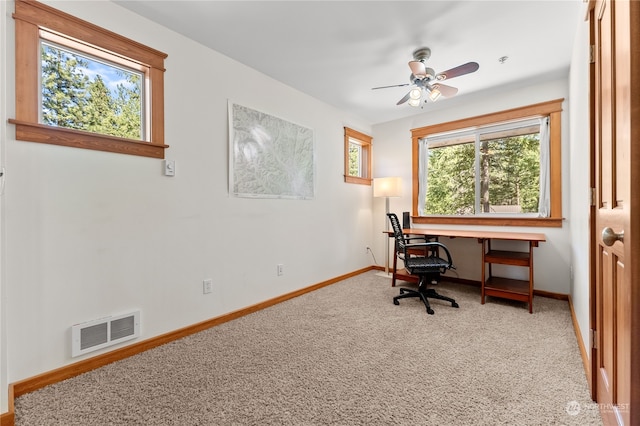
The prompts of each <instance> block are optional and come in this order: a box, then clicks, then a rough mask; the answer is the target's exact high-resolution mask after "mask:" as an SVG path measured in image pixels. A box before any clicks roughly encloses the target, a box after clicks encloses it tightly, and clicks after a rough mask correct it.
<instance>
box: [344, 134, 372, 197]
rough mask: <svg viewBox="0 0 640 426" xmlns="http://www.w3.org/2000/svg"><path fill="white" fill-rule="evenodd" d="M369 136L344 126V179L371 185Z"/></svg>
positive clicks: (370, 139)
mask: <svg viewBox="0 0 640 426" xmlns="http://www.w3.org/2000/svg"><path fill="white" fill-rule="evenodd" d="M371 141H372V138H371V136H367V135H365V134H364V133H360V132H358V131H356V130H353V129H350V128H348V127H345V128H344V181H345V182H349V183H359V184H363V185H371Z"/></svg>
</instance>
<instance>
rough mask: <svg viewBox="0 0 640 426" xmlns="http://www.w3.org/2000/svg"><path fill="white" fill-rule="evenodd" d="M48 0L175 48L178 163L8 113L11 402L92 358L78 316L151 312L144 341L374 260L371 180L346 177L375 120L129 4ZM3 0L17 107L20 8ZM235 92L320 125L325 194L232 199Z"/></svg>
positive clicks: (2, 350) (171, 119) (5, 332)
mask: <svg viewBox="0 0 640 426" xmlns="http://www.w3.org/2000/svg"><path fill="white" fill-rule="evenodd" d="M47 3H50V4H51V5H52V6H54V7H57V8H59V9H61V10H64V11H66V12H68V13H71V14H73V15H76V16H78V17H80V18H82V19H85V20H88V21H90V22H92V23H94V24H97V25H100V26H103V27H105V28H107V29H109V30H111V31H115V32H117V33H119V34H122V35H125V36H127V37H130V38H132V39H134V40H137V41H139V42H141V43H144V44H147V45H149V46H150V47H153V48H155V49H158V50H161V51H164V52H165V53H167V54H168V55H169V56H168V58H167V60H166V63H165V65H166V69H167V71H166V74H165V118H166V125H165V132H166V143H167V144H169V145H170V146H171V147H170V148H169V149H168V150H167V151H166V157H167V158H168V159H172V160H175V161H176V169H177V174H176V176H175V177H173V178H170V177H165V176H163V175H162V174H161V161H160V160H156V159H149V158H142V157H135V156H127V155H122V154H112V153H105V152H97V151H90V150H82V149H75V148H69V147H59V146H54V145H46V144H39V143H31V142H23V141H16V140H15V139H14V138H15V132H14V129H13V127H12V126H11V125H8V124H7V123H6V120H5V119H3V120H2V123H1V124H0V126H1V130H2V132H1V133H0V134H3V135H7V137H6V138H3V140H2V149H3V150H4V152H5V153H6V155H5V156H4V158H3V161H4V165H5V166H6V169H7V181H6V188H5V194H4V197H3V200H2V207H3V208H4V214H3V222H2V242H3V244H2V253H3V264H2V281H0V283H1V285H2V287H1V289H0V290H1V292H0V295H1V300H0V314H1V317H0V318H2V328H1V330H2V334H1V340H0V360H1V363H0V371H1V372H2V381H1V383H0V403H1V404H2V406H1V408H2V411H6V409H7V405H6V402H7V394H6V391H7V385H6V384H7V383H11V382H14V381H17V380H20V379H24V378H26V377H31V376H33V375H35V374H38V373H41V372H45V371H49V370H52V369H54V368H57V367H60V366H63V365H66V364H69V363H71V362H75V361H77V360H80V359H82V357H80V358H74V359H72V358H71V356H70V327H71V326H72V325H73V324H76V323H80V322H84V321H88V320H92V319H96V318H100V317H103V316H107V315H112V314H118V313H123V312H128V311H130V310H132V309H140V310H141V312H142V336H141V338H140V340H142V339H146V338H150V337H152V336H156V335H159V334H162V333H165V332H168V331H172V330H175V329H178V328H180V327H184V326H188V325H191V324H194V323H197V322H199V321H203V320H206V319H209V318H212V317H216V316H219V315H221V314H224V313H227V312H230V311H233V310H236V309H238V308H241V307H245V306H249V305H251V304H254V303H257V302H261V301H264V300H266V299H269V298H272V297H276V296H279V295H282V294H285V293H288V292H291V291H294V290H297V289H300V288H303V287H307V286H309V285H313V284H316V283H318V282H321V281H323V280H326V279H330V278H334V277H336V276H339V275H341V274H345V273H349V272H352V271H354V270H357V269H360V268H363V267H366V266H369V265H370V264H371V258H370V256H369V255H367V254H366V252H365V247H366V246H369V245H371V241H370V238H371V229H372V223H371V187H370V186H364V185H353V184H345V183H344V181H343V170H344V165H343V161H344V160H343V158H344V156H343V149H344V148H343V146H344V145H343V126H345V125H346V126H349V127H352V128H354V129H356V130H359V131H362V132H364V133H369V134H370V133H371V128H370V126H368V125H367V124H366V123H364V122H363V121H361V120H358V119H357V118H355V117H350V116H349V115H348V114H346V113H344V112H341V111H337V110H335V109H334V108H332V107H329V106H327V105H326V104H323V103H320V102H319V101H316V100H314V99H312V98H310V97H308V96H306V95H304V94H302V93H300V92H298V91H296V90H293V89H291V88H289V87H287V86H285V85H283V84H281V83H278V82H276V81H274V80H272V79H271V78H269V77H267V76H265V75H262V74H260V73H258V72H256V71H254V70H252V69H249V68H247V67H245V66H244V65H241V64H239V63H237V62H235V61H232V60H230V59H229V58H227V57H225V56H223V55H221V54H218V53H217V52H214V51H211V50H208V49H207V48H205V47H203V46H202V45H200V44H197V43H195V42H193V41H190V40H188V39H186V38H184V37H182V36H180V35H178V34H176V33H174V32H171V31H169V30H167V29H165V28H163V27H160V26H159V25H156V24H154V23H152V22H150V21H147V20H144V19H141V18H140V17H138V16H137V15H134V14H132V13H131V12H129V11H127V10H125V9H122V8H120V7H119V6H117V5H116V4H114V3H111V2H102V1H100V2H47ZM2 4H3V6H5V5H6V12H7V13H3V14H2V19H3V20H4V22H3V23H2V24H1V25H0V28H2V30H1V31H2V36H1V37H2V38H1V39H0V40H5V38H6V46H3V47H6V49H4V48H3V52H6V56H4V55H3V56H2V58H3V61H6V64H5V63H4V62H3V65H6V66H5V67H4V68H3V71H6V72H3V73H2V74H3V75H6V79H5V80H2V82H1V84H2V87H0V92H1V93H3V94H5V95H3V98H2V105H3V106H4V105H6V106H7V117H8V118H10V117H12V116H13V115H14V89H13V81H14V61H13V58H14V52H13V43H14V35H13V28H14V26H13V25H14V23H13V20H12V18H11V12H12V11H13V3H12V2H2ZM228 99H231V100H232V101H234V102H237V103H240V104H242V105H245V106H247V107H250V108H253V109H257V110H261V111H263V112H266V113H269V114H272V115H275V116H278V117H280V118H283V119H285V120H288V121H291V122H294V123H298V124H300V125H303V126H305V127H309V128H312V129H313V130H314V134H315V155H316V175H315V176H316V194H315V199H313V200H309V201H299V200H281V199H275V200H274V199H272V200H265V199H242V198H236V197H230V196H229V194H228V184H227V181H228V180H227V165H228V154H227V153H228V134H227V127H228V125H227V123H228V121H227V100H228ZM3 110H4V108H3ZM279 263H282V264H284V271H285V273H284V276H281V277H278V276H276V264H279ZM206 278H212V279H213V281H214V290H213V293H212V294H209V295H203V294H202V280H203V279H206ZM112 349H113V348H109V349H108V350H112ZM99 353H100V352H95V353H92V354H90V355H87V356H94V355H97V354H99ZM5 354H6V357H5Z"/></svg>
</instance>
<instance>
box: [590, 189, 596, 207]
mask: <svg viewBox="0 0 640 426" xmlns="http://www.w3.org/2000/svg"><path fill="white" fill-rule="evenodd" d="M589 190H590V191H591V205H592V206H595V205H596V189H595V188H589Z"/></svg>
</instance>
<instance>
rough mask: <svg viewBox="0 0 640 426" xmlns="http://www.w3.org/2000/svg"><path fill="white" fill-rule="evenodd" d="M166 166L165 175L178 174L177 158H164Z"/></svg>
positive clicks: (163, 163)
mask: <svg viewBox="0 0 640 426" xmlns="http://www.w3.org/2000/svg"><path fill="white" fill-rule="evenodd" d="M162 165H163V166H164V175H165V176H175V175H176V162H175V160H164V161H163V162H162Z"/></svg>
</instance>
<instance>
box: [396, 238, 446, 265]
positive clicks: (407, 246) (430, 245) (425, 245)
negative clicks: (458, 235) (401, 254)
mask: <svg viewBox="0 0 640 426" xmlns="http://www.w3.org/2000/svg"><path fill="white" fill-rule="evenodd" d="M412 248H427V249H429V248H438V249H442V250H443V251H444V253H445V254H446V256H447V263H448V264H449V265H451V268H453V260H452V259H451V253H450V252H449V249H448V248H447V246H445V245H444V244H442V243H440V242H438V241H430V242H426V243H414V244H405V246H404V251H405V256H407V255H408V254H407V249H412ZM454 269H455V268H454Z"/></svg>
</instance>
